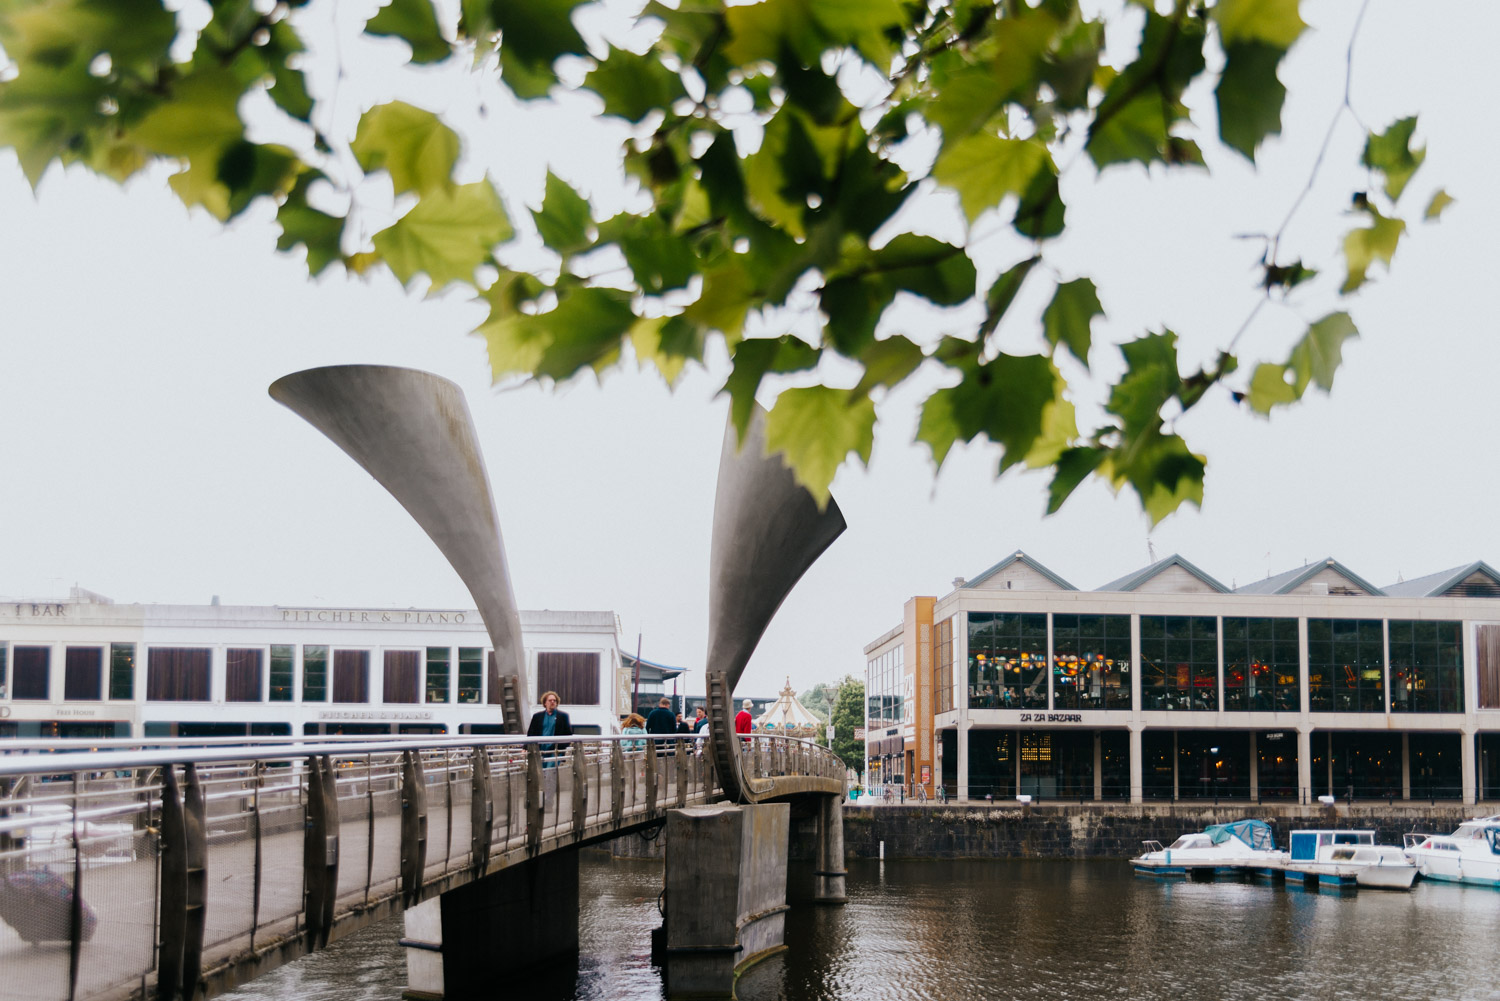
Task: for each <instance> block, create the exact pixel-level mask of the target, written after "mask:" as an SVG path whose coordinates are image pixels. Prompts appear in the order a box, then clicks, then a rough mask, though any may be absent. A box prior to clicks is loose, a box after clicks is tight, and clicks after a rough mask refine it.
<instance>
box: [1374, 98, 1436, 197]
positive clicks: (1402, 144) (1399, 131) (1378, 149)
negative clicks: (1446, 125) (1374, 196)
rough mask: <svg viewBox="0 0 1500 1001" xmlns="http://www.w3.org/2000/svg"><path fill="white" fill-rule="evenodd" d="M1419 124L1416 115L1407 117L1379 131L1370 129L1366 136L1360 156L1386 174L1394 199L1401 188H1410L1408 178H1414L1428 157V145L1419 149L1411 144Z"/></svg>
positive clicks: (1390, 194) (1386, 187)
mask: <svg viewBox="0 0 1500 1001" xmlns="http://www.w3.org/2000/svg"><path fill="white" fill-rule="evenodd" d="M1416 128H1417V120H1416V118H1415V117H1412V118H1403V119H1401V120H1400V121H1399V122H1396V123H1395V124H1394V125H1392V126H1391V127H1390V128H1388V129H1386V130H1385V131H1384V132H1381V133H1379V134H1378V135H1377V134H1376V133H1374V132H1372V133H1370V136H1369V138H1368V139H1366V140H1365V151H1364V154H1363V155H1362V156H1361V157H1360V163H1363V164H1364V165H1365V166H1366V167H1369V168H1370V169H1371V170H1378V171H1380V172H1381V173H1382V174H1384V175H1385V193H1386V197H1388V198H1389V199H1390V200H1391V201H1393V202H1394V201H1396V200H1397V199H1398V198H1400V197H1401V192H1403V191H1405V190H1406V182H1407V181H1409V180H1411V176H1412V175H1413V174H1415V173H1416V172H1417V168H1418V167H1420V166H1422V161H1423V160H1425V159H1427V148H1426V147H1425V146H1424V147H1422V148H1421V149H1417V150H1414V149H1412V148H1411V135H1412V133H1413V132H1414V131H1416Z"/></svg>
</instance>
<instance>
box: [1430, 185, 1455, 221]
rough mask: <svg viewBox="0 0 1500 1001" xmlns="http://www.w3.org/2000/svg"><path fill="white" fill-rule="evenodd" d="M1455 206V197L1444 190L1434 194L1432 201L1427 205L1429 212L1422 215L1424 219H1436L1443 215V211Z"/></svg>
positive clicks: (1439, 189)
mask: <svg viewBox="0 0 1500 1001" xmlns="http://www.w3.org/2000/svg"><path fill="white" fill-rule="evenodd" d="M1452 204H1453V196H1452V195H1450V194H1448V192H1446V191H1444V190H1443V189H1442V188H1438V189H1437V190H1436V191H1434V192H1433V193H1432V200H1431V201H1429V202H1428V203H1427V211H1426V212H1423V213H1422V218H1423V219H1427V220H1432V219H1436V218H1438V217H1439V216H1441V215H1442V214H1443V209H1445V208H1447V207H1448V206H1449V205H1452Z"/></svg>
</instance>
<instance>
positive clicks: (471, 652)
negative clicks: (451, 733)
mask: <svg viewBox="0 0 1500 1001" xmlns="http://www.w3.org/2000/svg"><path fill="white" fill-rule="evenodd" d="M483 681H484V651H483V650H482V649H480V648H479V647H459V648H458V701H459V702H478V701H479V691H480V685H481V684H482V683H483ZM537 694H541V690H540V689H538V690H537Z"/></svg>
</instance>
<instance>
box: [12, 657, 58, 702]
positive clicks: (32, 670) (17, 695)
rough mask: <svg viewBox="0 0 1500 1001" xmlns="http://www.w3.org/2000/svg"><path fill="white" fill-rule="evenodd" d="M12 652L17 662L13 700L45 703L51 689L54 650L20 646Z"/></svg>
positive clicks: (13, 673) (13, 671) (14, 672)
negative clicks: (33, 700) (32, 700)
mask: <svg viewBox="0 0 1500 1001" xmlns="http://www.w3.org/2000/svg"><path fill="white" fill-rule="evenodd" d="M11 650H12V653H13V654H14V657H13V660H14V661H15V665H14V668H13V669H12V675H11V676H12V678H13V682H12V686H11V693H10V695H11V698H13V699H40V700H43V701H45V700H46V698H47V695H48V691H49V689H50V688H51V685H50V682H49V678H48V676H49V675H50V674H51V673H52V648H51V647H46V646H18V647H12V648H11Z"/></svg>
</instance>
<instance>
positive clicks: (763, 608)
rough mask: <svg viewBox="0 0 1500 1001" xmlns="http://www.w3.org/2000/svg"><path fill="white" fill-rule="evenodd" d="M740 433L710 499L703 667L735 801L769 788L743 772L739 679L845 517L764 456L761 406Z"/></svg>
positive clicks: (720, 763)
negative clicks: (736, 698) (736, 700)
mask: <svg viewBox="0 0 1500 1001" xmlns="http://www.w3.org/2000/svg"><path fill="white" fill-rule="evenodd" d="M735 439H736V436H735V431H734V425H733V423H732V422H731V423H730V425H729V427H728V428H726V429H725V432H724V449H723V452H722V454H721V455H720V458H719V485H718V492H717V495H716V497H715V499H714V529H713V546H712V550H711V553H710V555H709V591H708V661H707V663H706V667H705V671H704V674H705V680H706V684H707V688H708V704H709V717H710V720H711V722H710V729H709V733H710V737H711V740H712V743H713V753H714V763H715V765H716V766H717V769H718V774H719V781H720V783H721V784H722V786H723V788H724V793H725V795H726V796H728V797H729V799H731V800H739V801H742V802H755V801H757V800H759V799H761V798H763V797H765V796H767V795H770V794H771V782H770V780H766V779H761V780H752V779H750V778H748V777H747V776H746V775H745V772H744V769H743V766H742V762H741V750H740V744H741V741H740V739H739V738H738V737H737V736H736V735H735V732H734V715H735V713H734V704H733V694H734V686H735V683H736V682H738V681H739V680H740V675H741V674H742V673H744V670H745V665H746V664H747V663H748V662H749V660H750V655H751V653H753V652H754V650H755V646H756V644H757V643H759V642H760V638H761V635H762V634H764V633H765V631H766V626H767V625H769V624H770V622H771V618H772V616H774V615H775V614H776V610H777V609H778V608H780V607H781V603H782V601H784V600H785V599H786V596H787V595H788V594H790V593H791V590H792V588H793V587H794V586H796V583H797V581H798V580H800V579H801V578H802V575H803V574H804V573H806V572H807V568H808V567H810V566H812V565H813V563H814V562H816V561H817V559H818V557H819V556H821V555H822V554H823V551H824V550H825V549H827V548H828V547H829V546H830V545H831V544H832V543H833V540H834V539H837V538H838V537H839V535H840V534H842V533H843V531H844V528H845V523H844V515H843V513H842V512H840V511H839V507H838V505H837V504H836V503H834V501H833V498H831V497H830V498H829V500H828V506H827V507H826V508H825V509H823V510H822V511H819V510H818V505H817V502H816V501H815V500H813V496H812V494H810V493H808V492H807V490H806V489H805V488H804V487H802V486H801V485H799V484H798V483H797V481H796V480H795V479H793V477H792V471H791V470H790V469H788V468H787V467H786V465H785V464H784V463H783V462H782V461H781V456H780V455H771V456H768V455H766V454H765V451H766V449H765V439H766V414H765V411H764V410H762V409H761V408H760V407H758V406H757V407H756V408H755V413H754V414H753V415H752V416H751V421H750V427H749V429H748V431H747V432H746V435H745V441H744V444H743V445H741V446H739V447H736V445H737V442H736V440H735Z"/></svg>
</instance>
